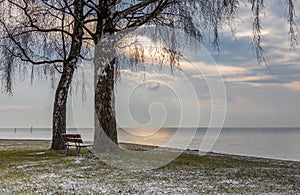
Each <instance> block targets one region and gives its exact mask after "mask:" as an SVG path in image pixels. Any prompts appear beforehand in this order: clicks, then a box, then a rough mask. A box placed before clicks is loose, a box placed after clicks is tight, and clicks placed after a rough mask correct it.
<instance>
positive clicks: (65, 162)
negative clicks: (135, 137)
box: [0, 140, 300, 194]
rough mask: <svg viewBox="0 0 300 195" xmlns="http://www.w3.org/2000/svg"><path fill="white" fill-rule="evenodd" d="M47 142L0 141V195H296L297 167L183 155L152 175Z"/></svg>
mask: <svg viewBox="0 0 300 195" xmlns="http://www.w3.org/2000/svg"><path fill="white" fill-rule="evenodd" d="M49 144H50V143H49V142H45V141H41V142H37V141H31V142H28V141H16V140H14V141H2V140H0V169H1V173H0V194H200V193H204V194H216V193H218V194H242V193H243V194H244V193H247V194H249V193H251V194H253V193H254V194H262V193H265V194H276V193H277V194H300V163H297V162H287V161H276V160H268V159H258V158H248V157H240V156H232V155H220V154H208V155H206V156H198V155H195V154H190V153H193V152H192V151H189V152H186V153H183V154H182V155H180V156H179V157H178V158H177V159H176V160H174V161H173V162H171V163H169V164H167V165H165V166H163V167H160V168H158V169H154V170H144V171H128V170H121V169H117V168H114V167H111V166H109V165H106V164H104V163H103V162H102V161H101V160H100V159H99V158H97V157H95V156H93V155H92V154H91V153H90V152H89V151H88V150H84V151H82V154H81V155H80V156H66V155H65V154H64V152H63V151H60V152H56V151H52V150H49V149H48V147H49Z"/></svg>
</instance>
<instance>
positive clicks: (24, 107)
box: [0, 104, 32, 110]
mask: <svg viewBox="0 0 300 195" xmlns="http://www.w3.org/2000/svg"><path fill="white" fill-rule="evenodd" d="M31 108H32V107H31V106H27V105H17V104H0V110H28V109H31Z"/></svg>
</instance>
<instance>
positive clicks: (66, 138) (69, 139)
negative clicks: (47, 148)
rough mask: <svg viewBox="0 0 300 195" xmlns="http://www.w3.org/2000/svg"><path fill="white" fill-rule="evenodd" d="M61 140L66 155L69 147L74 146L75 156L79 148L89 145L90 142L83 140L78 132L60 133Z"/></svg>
mask: <svg viewBox="0 0 300 195" xmlns="http://www.w3.org/2000/svg"><path fill="white" fill-rule="evenodd" d="M61 136H62V141H63V142H64V145H65V149H66V155H68V154H69V148H70V147H76V156H77V155H79V153H80V149H81V148H86V147H91V146H92V145H91V144H86V143H84V142H83V140H82V138H81V135H80V134H62V135H61Z"/></svg>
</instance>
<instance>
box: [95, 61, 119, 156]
mask: <svg viewBox="0 0 300 195" xmlns="http://www.w3.org/2000/svg"><path fill="white" fill-rule="evenodd" d="M114 77H115V60H112V61H111V63H110V64H108V65H106V66H105V67H104V68H103V69H102V74H101V75H100V77H99V78H98V80H97V82H96V86H95V137H94V149H96V151H97V152H112V151H116V149H117V148H118V135H117V125H116V116H115V95H114V82H115V81H114Z"/></svg>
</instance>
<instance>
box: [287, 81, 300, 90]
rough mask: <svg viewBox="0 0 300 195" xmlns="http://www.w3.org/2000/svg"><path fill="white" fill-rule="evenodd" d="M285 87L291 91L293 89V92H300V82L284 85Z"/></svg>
mask: <svg viewBox="0 0 300 195" xmlns="http://www.w3.org/2000/svg"><path fill="white" fill-rule="evenodd" d="M284 86H285V87H287V88H289V89H292V90H296V91H300V81H294V82H291V83H287V84H284Z"/></svg>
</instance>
